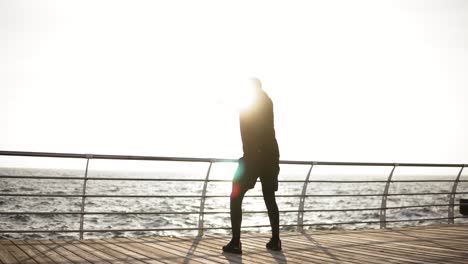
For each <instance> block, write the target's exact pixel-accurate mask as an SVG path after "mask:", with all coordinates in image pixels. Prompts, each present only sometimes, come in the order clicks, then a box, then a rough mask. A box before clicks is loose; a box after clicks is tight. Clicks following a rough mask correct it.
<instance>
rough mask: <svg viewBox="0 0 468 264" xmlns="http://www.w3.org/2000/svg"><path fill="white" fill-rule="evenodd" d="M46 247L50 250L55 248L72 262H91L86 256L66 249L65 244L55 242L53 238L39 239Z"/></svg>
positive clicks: (55, 250)
mask: <svg viewBox="0 0 468 264" xmlns="http://www.w3.org/2000/svg"><path fill="white" fill-rule="evenodd" d="M38 241H39V242H40V243H41V244H42V245H43V246H44V247H46V248H48V249H49V250H53V251H54V252H56V253H57V254H59V255H60V256H62V257H63V258H65V259H67V260H68V261H70V262H72V263H90V262H88V261H87V260H85V259H84V258H82V257H80V256H78V255H76V254H75V253H73V252H71V251H69V250H67V249H65V248H64V247H63V246H61V245H58V244H56V243H54V241H52V240H38Z"/></svg>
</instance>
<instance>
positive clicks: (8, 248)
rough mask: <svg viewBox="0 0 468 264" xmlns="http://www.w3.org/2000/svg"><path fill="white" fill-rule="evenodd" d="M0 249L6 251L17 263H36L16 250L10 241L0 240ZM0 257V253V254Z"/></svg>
mask: <svg viewBox="0 0 468 264" xmlns="http://www.w3.org/2000/svg"><path fill="white" fill-rule="evenodd" d="M0 247H2V248H4V249H6V251H8V252H9V254H10V255H11V256H13V257H14V258H15V259H17V261H18V262H19V263H25V264H37V262H36V261H35V260H34V259H33V258H31V257H30V256H28V255H27V254H26V253H24V252H23V251H22V250H21V249H20V248H18V247H17V246H16V245H15V244H13V242H11V241H10V240H0ZM0 255H1V253H0Z"/></svg>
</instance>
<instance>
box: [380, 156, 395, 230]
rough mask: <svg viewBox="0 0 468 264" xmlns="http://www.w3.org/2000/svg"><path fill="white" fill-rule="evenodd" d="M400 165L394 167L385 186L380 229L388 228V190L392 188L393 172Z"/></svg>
mask: <svg viewBox="0 0 468 264" xmlns="http://www.w3.org/2000/svg"><path fill="white" fill-rule="evenodd" d="M397 166H398V164H395V165H393V169H392V171H391V172H390V175H388V179H387V183H386V184H385V189H384V192H383V194H382V204H381V205H380V228H381V229H383V228H386V227H387V196H388V189H389V188H390V183H391V182H392V177H393V172H394V171H395V168H396V167H397Z"/></svg>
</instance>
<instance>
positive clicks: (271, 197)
mask: <svg viewBox="0 0 468 264" xmlns="http://www.w3.org/2000/svg"><path fill="white" fill-rule="evenodd" d="M262 193H263V199H264V200H265V202H269V201H275V191H274V190H269V189H267V190H265V189H262Z"/></svg>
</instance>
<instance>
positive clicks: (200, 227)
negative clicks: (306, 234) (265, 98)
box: [0, 151, 468, 239]
mask: <svg viewBox="0 0 468 264" xmlns="http://www.w3.org/2000/svg"><path fill="white" fill-rule="evenodd" d="M0 156H16V157H47V158H71V159H84V160H86V168H85V172H84V176H83V177H73V176H71V177H61V176H16V175H0V179H2V178H3V179H40V180H50V179H54V180H57V179H61V180H82V181H83V185H82V193H81V194H26V193H0V197H75V198H81V204H80V205H81V206H80V211H76V212H56V211H54V212H38V211H24V212H23V211H21V212H14V211H8V212H0V215H24V214H27V215H79V216H80V220H79V221H80V222H79V229H78V230H76V229H66V230H37V229H34V230H0V233H79V236H80V239H83V237H84V234H85V233H90V232H138V231H186V230H192V231H198V236H202V235H203V233H204V231H205V230H213V229H230V228H229V227H205V226H204V223H205V220H204V216H205V215H207V214H226V213H229V211H205V210H204V208H205V202H206V198H219V197H226V198H227V197H229V195H207V187H208V183H209V182H230V181H231V180H221V179H210V172H211V168H212V165H213V164H214V163H235V162H237V159H216V158H184V157H154V156H125V155H97V154H73V153H48V152H20V151H0ZM93 159H101V160H103V159H107V160H146V161H174V162H202V163H207V164H208V169H207V172H206V176H205V178H204V179H166V178H163V179H158V178H125V177H89V176H88V170H89V163H90V161H91V160H93ZM280 164H289V165H308V166H310V167H309V170H308V173H307V175H306V177H305V179H304V180H280V181H279V182H293V183H302V184H303V186H302V192H301V194H300V195H296V194H287V195H276V197H296V198H299V206H298V209H297V210H281V211H280V213H297V223H296V224H287V225H286V224H285V225H280V227H295V228H297V230H298V231H303V228H304V227H306V226H321V225H346V224H380V228H386V224H387V223H396V222H412V221H433V220H447V222H448V223H449V224H453V223H454V219H457V218H463V217H462V216H455V214H454V208H455V206H456V205H458V204H456V203H455V196H456V195H457V194H468V192H457V187H458V183H459V182H468V181H467V180H460V177H461V175H462V172H463V169H464V168H465V167H466V166H467V164H426V163H375V162H320V161H287V160H283V161H280ZM316 166H364V167H370V166H372V167H376V166H377V167H391V168H392V169H391V172H390V174H389V175H388V177H387V180H346V181H344V180H311V179H310V177H311V174H312V170H313V168H314V167H316ZM398 167H434V168H459V171H458V174H457V176H456V177H455V178H454V179H453V180H440V179H438V180H393V179H392V177H393V175H394V172H395V170H396V168H398ZM89 180H99V181H175V182H177V181H180V182H203V189H202V193H201V195H124V194H121V195H90V194H87V193H86V191H87V182H88V181H89ZM398 182H401V183H410V182H412V183H418V182H446V183H452V188H451V192H419V193H389V188H390V184H391V183H398ZM309 183H385V188H384V190H383V192H382V193H381V194H307V187H308V184H309ZM412 195H423V196H425V195H447V197H448V200H449V201H448V203H443V204H425V205H409V206H393V207H388V206H387V198H388V197H390V196H412ZM366 196H367V197H379V196H380V197H381V206H380V207H377V208H375V207H372V208H346V209H309V210H307V209H304V205H305V202H306V198H308V197H366ZM246 197H262V195H246ZM87 198H199V199H200V206H199V210H198V211H187V212H174V211H159V212H146V211H135V212H106V211H95V212H92V211H86V210H85V204H86V199H87ZM423 207H448V215H447V217H441V218H418V219H399V220H387V210H391V209H406V208H423ZM343 211H379V221H348V222H333V223H312V224H304V213H307V212H343ZM266 212H267V211H245V213H252V214H255V213H266ZM131 214H134V215H137V214H146V215H148V214H150V215H163V214H171V215H175V214H184V215H188V214H197V215H198V224H197V227H183V228H144V229H85V228H84V221H85V215H131ZM261 227H269V225H252V226H243V228H261Z"/></svg>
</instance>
